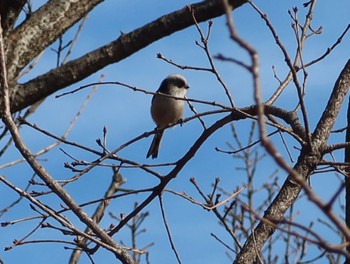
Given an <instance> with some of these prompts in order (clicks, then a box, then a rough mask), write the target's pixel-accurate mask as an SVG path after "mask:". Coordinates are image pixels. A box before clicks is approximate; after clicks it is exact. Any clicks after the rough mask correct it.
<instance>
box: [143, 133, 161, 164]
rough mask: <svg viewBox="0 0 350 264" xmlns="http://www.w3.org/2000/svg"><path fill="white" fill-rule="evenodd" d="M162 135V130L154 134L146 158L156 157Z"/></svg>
mask: <svg viewBox="0 0 350 264" xmlns="http://www.w3.org/2000/svg"><path fill="white" fill-rule="evenodd" d="M163 133H164V129H160V130H159V131H157V133H155V134H154V137H153V140H152V144H151V146H150V147H149V150H148V152H147V156H146V158H149V157H150V156H152V159H155V158H157V157H158V151H159V147H160V142H161V141H162V137H163Z"/></svg>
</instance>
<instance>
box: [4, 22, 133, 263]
mask: <svg viewBox="0 0 350 264" xmlns="http://www.w3.org/2000/svg"><path fill="white" fill-rule="evenodd" d="M0 22H1V17H0ZM2 33H3V32H2V28H1V27H0V88H1V89H0V94H1V98H0V100H1V101H2V108H1V117H2V120H3V122H4V124H5V125H6V127H7V128H8V129H9V131H10V133H11V136H12V138H13V141H14V143H15V145H16V148H17V149H18V151H19V152H20V153H21V155H22V156H23V157H24V158H25V159H26V161H27V162H28V164H29V165H30V167H31V168H32V170H33V171H34V172H35V173H36V174H37V175H38V176H39V177H40V178H41V179H42V180H43V181H44V182H45V185H46V186H47V187H48V188H50V189H51V190H52V191H53V192H54V193H55V194H56V195H57V196H58V197H59V198H60V199H61V200H62V201H63V202H64V203H65V204H66V205H67V207H69V208H70V209H71V210H72V212H73V213H74V214H75V215H76V216H77V217H78V218H79V219H80V221H81V222H82V223H84V224H86V225H87V226H88V227H89V228H90V229H91V230H92V231H93V232H94V234H95V235H96V236H97V237H98V238H100V239H101V242H102V243H101V245H103V246H104V245H107V247H108V248H110V249H112V250H113V253H114V254H115V256H116V258H118V259H119V260H121V261H122V262H123V263H130V264H131V263H133V261H132V259H131V257H130V255H129V254H128V253H127V251H126V250H125V249H124V248H123V247H122V246H120V245H118V244H117V243H116V242H115V241H114V240H113V238H111V237H110V236H108V235H107V233H106V232H105V231H104V230H103V229H102V228H101V227H100V226H99V225H98V224H96V223H95V222H94V221H93V220H92V219H91V218H90V217H89V216H88V215H87V214H86V212H85V211H83V210H82V208H81V207H80V206H79V205H78V204H77V203H76V202H75V201H74V200H73V199H72V198H71V196H70V195H69V194H68V192H66V190H65V189H64V188H63V187H62V186H61V185H60V184H59V183H58V182H57V181H55V180H54V179H53V178H52V177H51V175H50V174H49V173H48V172H47V171H46V170H45V168H44V167H43V166H42V165H41V164H40V163H39V162H38V161H37V160H36V158H35V156H34V155H33V154H32V153H31V152H30V150H29V149H28V148H27V146H26V145H25V144H24V142H23V141H22V139H21V137H20V135H19V131H18V128H17V126H16V124H15V122H14V120H13V118H12V115H11V111H10V97H9V86H8V81H7V72H6V66H5V61H6V59H5V57H4V40H3V35H2Z"/></svg>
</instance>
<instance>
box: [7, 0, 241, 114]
mask: <svg viewBox="0 0 350 264" xmlns="http://www.w3.org/2000/svg"><path fill="white" fill-rule="evenodd" d="M229 2H230V4H231V6H232V8H233V9H234V8H237V7H239V6H241V5H242V4H244V3H245V2H246V0H238V1H237V0H230V1H229ZM191 7H192V9H193V10H194V12H195V14H196V19H197V21H198V22H202V21H206V20H208V19H211V18H214V17H218V16H220V15H222V14H224V12H225V10H224V8H223V6H222V0H210V1H202V2H200V3H196V4H193V5H191ZM193 23H194V22H193V19H192V15H191V13H190V12H189V11H188V8H187V7H184V8H182V9H180V10H178V11H175V12H172V13H170V14H167V15H165V16H162V17H160V18H158V19H157V20H155V21H153V22H150V23H149V24H146V25H144V26H143V27H140V28H138V29H136V30H134V31H132V32H130V33H128V34H123V35H121V36H120V37H119V38H118V39H116V40H114V41H113V42H111V43H109V44H107V45H105V46H102V47H100V48H98V49H96V50H94V51H91V52H90V53H87V54H85V55H84V56H82V57H80V58H78V59H76V60H73V61H70V62H68V63H66V64H65V65H62V66H61V67H59V68H56V69H53V70H51V71H50V72H48V73H45V74H44V75H41V76H39V77H37V78H35V79H33V80H31V81H29V82H27V83H25V84H22V85H18V86H17V87H16V89H14V90H15V94H13V95H12V98H11V99H12V100H11V102H12V105H11V110H12V111H13V112H16V111H19V110H21V109H23V108H25V107H27V106H29V105H31V104H33V103H35V102H37V101H38V100H41V99H43V98H45V97H47V96H48V95H50V94H52V93H54V92H56V91H58V90H60V89H62V88H64V87H66V86H68V85H71V84H74V83H76V82H78V81H80V80H82V79H84V78H86V77H87V76H89V75H91V74H93V73H94V72H96V71H98V70H100V69H102V68H104V67H106V66H107V65H109V64H112V63H115V62H118V61H121V60H123V59H125V58H127V57H128V56H130V55H132V54H133V53H135V52H137V51H139V50H141V49H143V48H145V47H146V46H148V45H150V44H151V43H153V42H155V41H157V40H159V39H161V38H164V37H165V36H168V35H170V34H173V33H175V32H177V31H180V30H182V29H184V28H187V27H189V26H191V25H193ZM63 76H64V78H62V77H63Z"/></svg>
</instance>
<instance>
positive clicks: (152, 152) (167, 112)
mask: <svg viewBox="0 0 350 264" xmlns="http://www.w3.org/2000/svg"><path fill="white" fill-rule="evenodd" d="M188 88H189V86H188V85H187V81H186V79H185V77H183V76H181V75H179V74H172V75H169V76H168V77H166V78H165V79H164V80H163V81H162V83H161V84H160V87H159V89H158V90H157V93H156V94H155V95H154V96H153V98H152V104H151V115H152V118H153V121H154V122H155V123H156V125H157V132H156V133H155V134H154V138H153V141H152V144H151V146H150V148H149V150H148V152H147V156H146V157H147V158H148V157H150V156H152V159H154V158H157V157H158V151H159V146H160V142H161V140H162V136H163V133H164V128H165V127H167V126H168V125H169V124H172V123H175V122H177V121H179V120H180V119H181V117H182V115H183V112H184V103H185V101H184V100H179V99H175V98H173V97H180V98H185V95H186V92H187V89H188ZM162 94H165V95H169V96H173V97H169V96H163V95H162Z"/></svg>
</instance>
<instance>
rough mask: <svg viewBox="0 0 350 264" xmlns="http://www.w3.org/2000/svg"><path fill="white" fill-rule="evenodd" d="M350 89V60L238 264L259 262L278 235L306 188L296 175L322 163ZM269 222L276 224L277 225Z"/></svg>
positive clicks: (238, 258) (303, 176)
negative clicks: (278, 226)
mask: <svg viewBox="0 0 350 264" xmlns="http://www.w3.org/2000/svg"><path fill="white" fill-rule="evenodd" d="M349 87H350V60H348V62H347V63H346V65H345V67H344V69H343V70H342V72H341V73H340V75H339V78H338V80H337V81H336V83H335V85H334V89H333V92H332V94H331V97H330V99H329V101H328V104H327V106H326V108H325V110H324V114H323V115H322V117H321V119H320V121H319V123H318V125H317V127H316V129H315V131H314V133H313V136H312V146H311V147H310V146H303V148H302V150H301V154H300V156H299V159H298V162H297V163H296V165H295V166H294V168H293V169H294V171H293V174H290V175H289V176H288V178H287V180H286V181H285V182H284V184H283V186H282V188H281V190H280V192H279V193H278V195H277V196H276V198H275V199H274V201H273V202H272V203H271V205H270V206H269V208H268V209H267V210H266V212H265V214H264V216H263V218H264V219H265V220H267V221H260V223H259V224H258V226H257V227H256V228H255V230H254V231H253V234H251V235H250V237H249V238H248V239H247V241H246V243H245V244H244V246H243V248H242V250H241V251H240V253H239V254H238V255H237V257H236V259H235V261H234V263H253V262H254V261H255V259H256V258H257V254H259V252H261V249H262V247H263V246H264V244H265V242H266V241H267V240H268V238H269V237H270V236H271V235H272V234H273V233H274V231H275V229H276V228H275V224H278V223H279V222H280V221H281V220H282V219H283V216H284V214H285V212H286V211H287V210H288V209H289V208H290V206H291V205H292V204H293V203H294V202H295V200H296V199H297V197H298V195H299V193H300V191H301V190H302V186H301V185H299V184H298V183H297V181H296V179H295V177H294V175H298V179H305V180H306V179H307V178H308V177H309V176H310V174H311V173H312V172H313V170H314V169H315V168H316V166H317V165H318V163H319V162H320V161H321V160H322V156H323V150H324V148H325V146H326V144H327V142H326V141H327V139H328V137H329V134H330V132H331V128H332V127H333V125H334V122H335V120H336V117H337V115H338V113H339V110H340V107H341V105H342V102H343V101H344V98H345V95H346V93H347V91H348V90H349ZM269 223H273V225H271V224H269Z"/></svg>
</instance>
